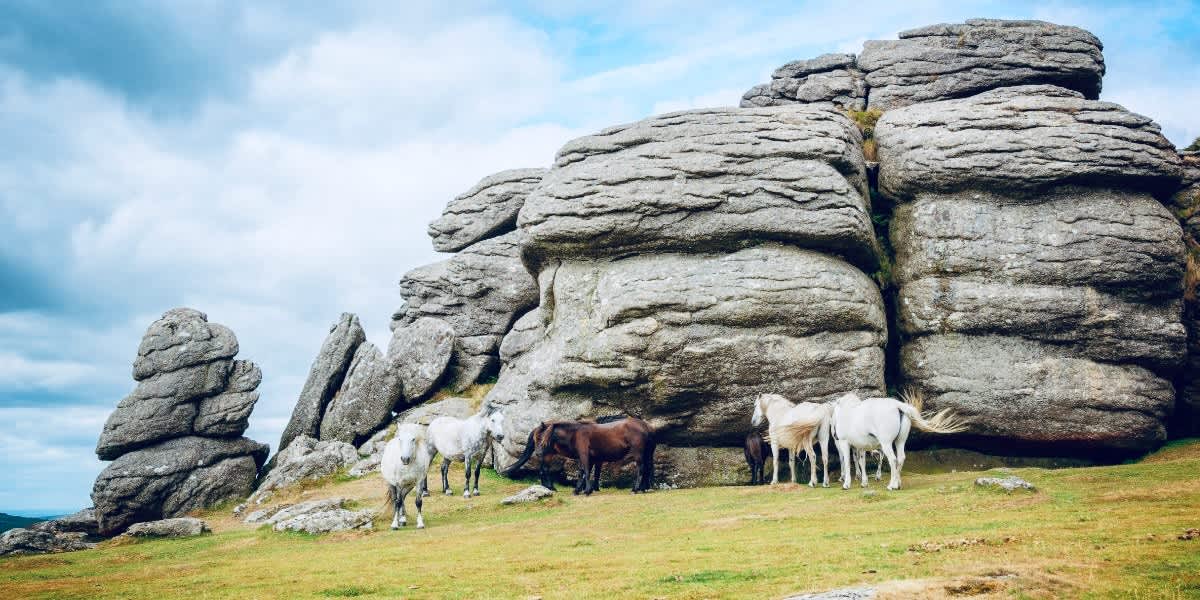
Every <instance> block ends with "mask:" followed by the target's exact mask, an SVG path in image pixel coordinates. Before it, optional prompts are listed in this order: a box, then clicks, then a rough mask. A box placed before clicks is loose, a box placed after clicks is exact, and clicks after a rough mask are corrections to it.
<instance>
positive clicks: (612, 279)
mask: <svg viewBox="0 0 1200 600" xmlns="http://www.w3.org/2000/svg"><path fill="white" fill-rule="evenodd" d="M861 141H862V140H861V137H860V135H859V133H858V130H857V128H856V127H855V126H854V125H853V124H852V123H851V122H850V121H849V119H848V118H847V117H846V116H845V115H844V114H842V113H841V112H839V111H836V110H834V109H832V108H823V107H778V108H756V109H711V110H698V111H689V112H682V113H673V114H667V115H662V116H658V117H654V118H651V119H647V120H644V121H640V122H637V123H632V124H629V125H624V126H620V127H614V128H610V129H607V130H604V131H602V132H600V133H598V134H596V135H592V136H587V137H584V138H580V139H577V140H574V141H572V142H569V143H568V144H567V145H566V146H564V147H563V148H562V149H561V150H560V151H559V153H558V158H557V161H556V163H555V166H554V168H553V169H552V170H551V171H550V172H549V173H548V174H547V175H546V177H545V178H544V180H543V182H542V185H541V186H540V187H539V188H538V189H537V190H536V191H535V192H534V193H533V194H532V195H530V197H529V198H528V199H527V200H526V202H525V206H524V208H523V209H522V210H521V214H520V217H519V219H518V223H519V226H520V228H521V233H522V234H523V238H522V254H523V257H524V260H525V262H526V264H527V265H528V266H529V267H530V269H531V270H532V271H533V272H535V273H536V274H537V280H538V284H539V288H540V305H539V307H538V309H536V310H534V311H531V312H529V313H527V314H526V315H524V316H523V317H521V319H520V320H519V321H518V322H517V323H516V324H515V325H514V326H513V328H512V331H511V332H510V333H509V335H508V336H507V337H506V338H505V340H504V342H503V344H502V346H501V350H500V352H501V356H502V358H503V360H504V362H505V366H504V369H503V371H502V372H501V375H500V379H499V381H498V382H497V384H496V387H495V388H494V389H493V390H492V392H491V393H490V394H489V396H488V398H487V401H489V402H492V403H494V404H498V405H503V406H506V407H507V408H506V410H505V415H506V418H507V420H508V423H507V425H508V426H509V429H508V431H511V432H514V435H509V436H507V437H506V438H505V442H504V443H505V450H506V451H507V454H508V456H504V455H500V456H499V457H498V459H497V460H498V461H500V462H501V463H504V462H509V461H511V460H512V457H513V456H515V455H516V454H517V453H518V451H519V450H520V447H519V445H520V444H521V443H523V442H524V440H525V436H524V435H521V433H522V432H528V431H529V430H530V429H531V428H532V427H533V426H535V425H536V424H537V422H539V421H541V420H544V419H546V418H551V417H557V418H577V417H581V416H595V415H603V414H612V413H617V412H625V413H629V414H636V415H639V416H641V417H643V418H646V419H648V420H650V421H651V422H653V423H655V425H656V426H657V427H658V428H659V434H658V436H659V441H660V443H667V444H671V445H691V446H720V445H733V444H735V443H740V441H741V440H740V436H742V435H744V433H745V427H746V423H747V418H748V416H749V414H750V405H751V402H752V400H753V398H754V397H755V396H756V395H757V394H759V393H763V392H778V393H783V394H785V395H789V396H790V397H793V398H798V399H799V398H803V399H808V400H817V401H820V400H825V399H830V398H832V397H834V396H835V395H838V394H840V393H845V392H846V391H850V390H858V391H860V392H863V393H871V394H877V393H879V392H881V391H882V390H883V388H884V381H883V374H884V373H883V371H884V352H883V345H884V342H885V339H886V322H885V317H884V310H883V303H882V300H881V298H880V294H879V290H878V288H877V287H876V286H875V284H874V283H873V282H872V280H871V279H870V277H868V276H867V274H866V272H865V271H873V270H874V269H875V268H876V264H877V258H878V257H877V255H876V244H875V238H874V236H873V232H872V226H871V221H870V209H869V205H868V199H867V195H866V193H867V185H866V175H865V166H864V161H863V156H862V153H861V149H860V146H861Z"/></svg>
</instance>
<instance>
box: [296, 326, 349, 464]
mask: <svg viewBox="0 0 1200 600" xmlns="http://www.w3.org/2000/svg"><path fill="white" fill-rule="evenodd" d="M365 341H367V336H366V333H364V332H363V328H362V325H361V324H360V323H359V322H358V317H357V316H356V315H353V314H350V313H342V316H341V318H339V319H338V322H337V323H334V324H333V326H331V327H330V328H329V336H328V337H326V338H325V342H324V343H323V344H321V351H320V352H318V353H317V358H316V359H314V360H313V364H312V368H311V369H309V372H308V379H307V380H306V381H305V382H304V389H302V390H301V391H300V398H299V400H297V401H296V408H295V409H293V410H292V417H291V419H290V420H289V421H288V424H287V427H286V428H285V429H284V430H283V436H282V437H280V438H279V449H278V451H279V452H282V451H283V450H285V449H286V448H287V447H288V445H289V444H291V443H292V440H293V439H295V438H297V437H299V436H308V437H310V438H316V437H320V435H321V419H322V417H324V416H325V409H326V407H327V406H328V405H329V401H330V400H332V399H333V397H334V395H336V394H337V392H338V390H340V389H341V388H342V384H343V383H344V382H345V380H346V373H347V372H348V371H349V370H350V363H351V361H353V360H354V355H355V352H356V351H357V350H358V348H359V346H361V345H362V344H363V342H365Z"/></svg>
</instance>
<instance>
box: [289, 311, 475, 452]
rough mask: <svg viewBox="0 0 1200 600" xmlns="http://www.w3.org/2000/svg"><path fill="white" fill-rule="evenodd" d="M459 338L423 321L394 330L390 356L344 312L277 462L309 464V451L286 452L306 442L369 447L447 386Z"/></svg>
mask: <svg viewBox="0 0 1200 600" xmlns="http://www.w3.org/2000/svg"><path fill="white" fill-rule="evenodd" d="M454 340H455V332H454V329H453V328H451V327H450V325H448V324H447V323H445V322H444V321H441V320H439V319H434V318H430V317H426V318H421V319H416V320H415V321H413V322H412V323H409V324H407V325H405V326H404V327H399V328H397V329H395V330H394V331H393V332H392V338H391V340H390V341H389V343H388V350H387V353H386V354H385V353H383V352H381V351H380V350H379V348H378V347H376V346H375V344H372V343H371V342H368V341H366V335H365V334H364V332H363V328H362V325H361V324H359V320H358V317H357V316H355V315H352V314H349V313H343V314H342V316H341V318H339V319H338V322H337V323H334V324H333V326H331V327H330V328H329V335H328V336H327V337H326V338H325V342H324V343H323V344H322V345H321V351H320V352H319V353H318V354H317V358H316V359H315V360H314V361H313V364H312V368H311V369H310V370H309V374H308V380H307V381H306V382H305V384H304V388H303V390H302V391H301V392H300V398H299V399H298V400H297V402H296V407H295V408H294V409H293V411H292V417H291V420H290V421H289V422H288V425H287V428H286V429H285V430H284V432H283V436H282V438H281V439H280V441H279V445H280V448H281V451H280V454H279V455H278V456H279V457H284V459H294V460H297V461H299V460H306V458H305V456H306V454H307V453H308V451H305V452H299V453H288V454H284V453H283V450H286V449H288V448H289V447H291V445H292V444H293V442H294V441H295V440H297V439H301V438H305V439H307V440H309V442H313V443H315V442H316V441H322V442H325V441H336V442H340V443H342V444H345V445H351V446H349V447H350V448H351V449H353V445H358V444H361V443H363V442H364V441H365V440H367V439H368V438H370V437H371V435H372V434H374V433H375V432H377V431H379V430H380V429H381V428H383V427H386V426H387V424H388V423H389V422H391V419H392V414H393V413H394V412H395V411H397V410H402V409H404V408H406V407H408V406H409V405H411V404H415V403H417V402H419V401H421V400H423V399H424V398H425V397H426V396H427V395H428V394H429V393H430V392H431V391H432V390H433V389H434V386H435V385H436V384H437V383H438V382H439V381H441V380H442V377H443V374H444V373H445V371H446V367H447V365H448V363H449V362H450V357H451V354H452V351H453V348H454ZM311 447H312V444H311V443H309V444H306V445H305V448H306V449H308V450H311ZM279 460H282V459H278V458H277V459H275V460H273V461H272V462H273V463H274V464H272V465H271V468H272V469H275V468H278V467H280V466H286V465H279V464H277V463H278V461H279Z"/></svg>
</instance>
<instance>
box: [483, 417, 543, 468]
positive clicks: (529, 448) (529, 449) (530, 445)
mask: <svg viewBox="0 0 1200 600" xmlns="http://www.w3.org/2000/svg"><path fill="white" fill-rule="evenodd" d="M536 432H537V428H536V427H535V428H533V429H532V430H530V432H529V439H528V440H527V441H526V442H525V451H524V452H522V453H521V457H520V458H518V459H517V462H515V463H513V465H512V466H511V467H509V468H507V469H505V470H504V473H503V475H504V476H505V477H511V476H512V475H513V473H516V472H517V469H520V468H521V467H523V466H525V463H526V462H529V457H531V456H533V449H534V447H535V446H536V445H537V444H535V443H534V441H533V434H534V433H536ZM492 452H493V456H495V454H494V453H495V450H492ZM492 460H493V464H495V459H494V458H493V459H492Z"/></svg>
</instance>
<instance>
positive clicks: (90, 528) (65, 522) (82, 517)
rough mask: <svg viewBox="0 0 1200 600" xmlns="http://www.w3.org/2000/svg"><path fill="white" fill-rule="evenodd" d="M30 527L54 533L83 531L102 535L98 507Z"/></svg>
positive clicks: (91, 534)
mask: <svg viewBox="0 0 1200 600" xmlns="http://www.w3.org/2000/svg"><path fill="white" fill-rule="evenodd" d="M29 529H33V530H37V531H49V532H53V533H83V534H87V535H89V536H99V535H100V523H99V522H98V521H96V509H94V508H85V509H83V510H81V511H79V512H77V513H74V514H70V515H66V516H63V517H59V518H57V519H51V520H49V521H42V522H41V523H34V524H33V525H30V526H29Z"/></svg>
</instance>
